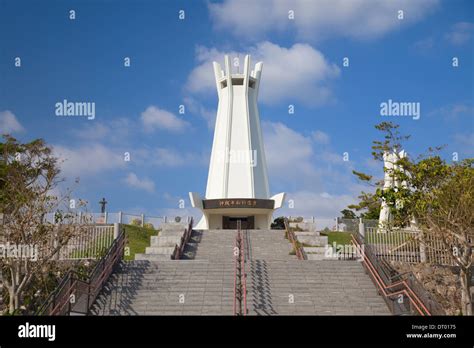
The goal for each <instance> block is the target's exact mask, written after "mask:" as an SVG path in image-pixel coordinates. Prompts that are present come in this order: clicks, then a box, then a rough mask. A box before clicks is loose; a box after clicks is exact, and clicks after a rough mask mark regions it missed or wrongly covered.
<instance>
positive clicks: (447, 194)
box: [354, 122, 474, 315]
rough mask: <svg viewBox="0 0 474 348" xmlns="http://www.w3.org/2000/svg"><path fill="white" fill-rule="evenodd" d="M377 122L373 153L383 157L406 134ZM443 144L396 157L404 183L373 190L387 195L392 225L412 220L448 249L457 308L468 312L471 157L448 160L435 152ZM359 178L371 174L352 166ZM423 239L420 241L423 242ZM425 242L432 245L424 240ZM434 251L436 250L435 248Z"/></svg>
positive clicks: (473, 233)
mask: <svg viewBox="0 0 474 348" xmlns="http://www.w3.org/2000/svg"><path fill="white" fill-rule="evenodd" d="M376 128H377V129H378V130H380V131H382V132H383V133H384V140H383V141H374V145H373V146H372V150H373V152H372V155H373V157H374V158H375V159H377V160H382V159H383V155H384V153H390V152H395V153H397V154H398V152H399V151H400V150H401V149H402V142H403V141H405V140H407V139H409V136H402V135H400V133H399V131H398V128H399V126H398V125H394V124H392V123H390V122H383V123H381V124H379V125H377V126H376ZM440 149H441V147H436V148H434V149H433V148H429V149H428V150H427V153H426V154H424V155H421V156H419V157H418V158H416V159H414V158H410V157H403V158H398V159H397V161H396V164H397V166H398V168H399V169H395V170H391V172H390V173H389V174H390V175H391V176H392V177H393V178H394V180H396V181H398V182H400V183H405V185H401V186H400V187H393V188H388V189H382V188H381V187H378V188H377V190H376V193H375V196H376V197H377V198H378V199H380V200H385V202H387V205H388V207H389V209H390V213H391V215H392V217H393V221H392V223H393V225H394V226H395V227H404V226H406V225H408V224H410V223H411V222H415V224H416V226H417V227H418V228H419V229H420V235H421V242H423V241H425V240H428V238H426V237H434V238H435V239H437V240H439V241H440V242H441V243H442V245H443V249H444V250H449V251H450V253H449V255H450V256H451V259H452V261H453V263H454V264H455V265H456V266H457V269H458V270H459V280H460V284H461V295H462V299H461V310H462V312H463V313H464V314H466V315H472V303H471V296H470V285H471V284H470V283H471V267H472V262H473V254H472V247H473V242H474V220H473V218H474V195H473V190H474V168H473V162H474V159H465V160H462V161H460V162H457V163H454V164H449V163H447V162H446V161H445V160H444V159H442V158H441V157H440V156H439V154H438V152H439V150H440ZM354 174H356V175H357V176H358V177H359V178H360V179H361V180H363V181H366V182H370V181H371V180H372V177H370V176H369V175H366V174H363V173H358V172H355V173H354ZM423 243H424V242H423ZM425 246H426V247H427V248H434V246H432V245H431V244H430V243H426V244H425ZM435 251H436V250H435Z"/></svg>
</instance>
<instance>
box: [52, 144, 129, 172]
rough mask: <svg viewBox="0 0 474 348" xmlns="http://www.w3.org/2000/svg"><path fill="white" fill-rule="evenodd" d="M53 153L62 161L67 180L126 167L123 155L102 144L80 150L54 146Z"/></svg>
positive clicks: (87, 146) (62, 169)
mask: <svg viewBox="0 0 474 348" xmlns="http://www.w3.org/2000/svg"><path fill="white" fill-rule="evenodd" d="M53 153H54V155H55V156H56V157H58V158H59V160H60V166H61V175H63V176H65V177H66V178H76V177H79V178H83V177H85V176H90V175H96V174H98V173H101V172H104V171H107V170H112V169H115V168H120V167H122V166H124V163H125V162H124V160H123V157H122V156H123V154H121V153H118V152H114V151H112V150H110V149H108V148H106V147H105V146H103V145H100V144H89V145H84V146H82V147H80V148H75V149H74V148H69V147H65V146H61V145H55V146H53Z"/></svg>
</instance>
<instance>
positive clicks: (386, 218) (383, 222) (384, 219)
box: [378, 150, 407, 232]
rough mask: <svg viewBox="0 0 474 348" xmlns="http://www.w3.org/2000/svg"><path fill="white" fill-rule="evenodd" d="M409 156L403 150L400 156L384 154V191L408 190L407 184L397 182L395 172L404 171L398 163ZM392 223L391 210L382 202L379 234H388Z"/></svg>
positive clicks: (393, 153)
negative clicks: (401, 188)
mask: <svg viewBox="0 0 474 348" xmlns="http://www.w3.org/2000/svg"><path fill="white" fill-rule="evenodd" d="M406 156H407V153H406V152H405V151H404V150H402V151H400V152H399V153H398V154H397V152H395V151H394V152H392V153H389V152H384V154H383V161H384V168H385V170H384V172H385V175H384V185H383V189H384V190H387V189H390V188H399V187H404V188H406V185H407V184H406V182H405V181H404V182H402V183H400V182H399V181H398V180H395V171H402V170H403V168H401V167H400V166H399V165H398V164H397V162H398V160H400V159H402V158H405V157H406ZM390 221H391V216H390V208H389V206H388V205H387V203H386V202H385V200H382V206H381V208H380V215H379V229H378V231H379V232H386V231H387V230H388V229H389V227H390Z"/></svg>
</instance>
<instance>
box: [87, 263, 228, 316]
mask: <svg viewBox="0 0 474 348" xmlns="http://www.w3.org/2000/svg"><path fill="white" fill-rule="evenodd" d="M233 287H234V266H233V264H232V263H231V262H228V263H222V262H208V261H199V260H195V261H188V260H174V261H148V260H142V261H129V262H123V263H122V265H121V268H120V270H119V271H118V272H116V273H114V274H113V275H112V277H111V279H110V281H109V282H108V283H107V285H106V286H105V289H104V290H103V291H102V293H101V294H100V295H99V297H98V299H97V301H96V303H95V304H94V307H93V314H94V315H232V314H233Z"/></svg>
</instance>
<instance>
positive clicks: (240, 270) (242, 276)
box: [233, 221, 247, 315]
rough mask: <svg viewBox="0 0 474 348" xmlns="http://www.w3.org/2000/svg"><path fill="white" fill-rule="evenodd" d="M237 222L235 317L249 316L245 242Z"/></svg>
mask: <svg viewBox="0 0 474 348" xmlns="http://www.w3.org/2000/svg"><path fill="white" fill-rule="evenodd" d="M239 222H240V221H238V222H237V234H236V236H235V247H234V306H233V308H234V315H247V274H246V272H245V241H244V238H243V236H242V230H241V225H240V223H239ZM237 301H238V304H237Z"/></svg>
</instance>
